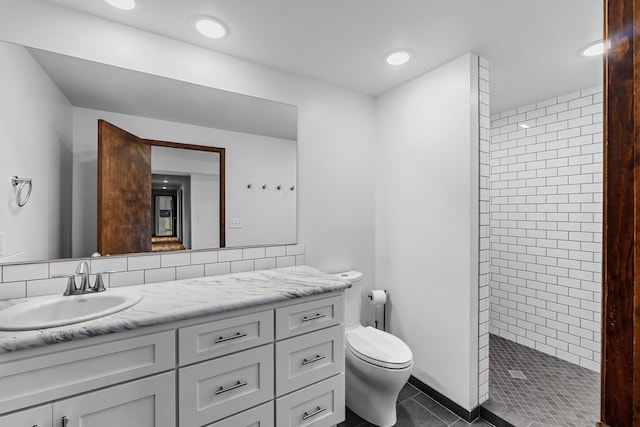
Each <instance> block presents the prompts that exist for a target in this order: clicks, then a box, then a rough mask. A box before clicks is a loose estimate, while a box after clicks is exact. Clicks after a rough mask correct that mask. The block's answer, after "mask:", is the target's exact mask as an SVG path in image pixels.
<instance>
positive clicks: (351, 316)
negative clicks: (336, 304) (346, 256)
mask: <svg viewBox="0 0 640 427" xmlns="http://www.w3.org/2000/svg"><path fill="white" fill-rule="evenodd" d="M336 276H339V277H340V278H342V279H345V280H348V281H349V282H351V288H349V289H345V291H344V325H345V327H348V326H351V325H355V324H358V323H360V310H361V308H362V296H361V294H362V283H361V282H360V281H361V280H362V273H360V272H359V271H353V270H352V271H346V272H344V273H337V274H336Z"/></svg>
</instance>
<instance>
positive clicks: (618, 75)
mask: <svg viewBox="0 0 640 427" xmlns="http://www.w3.org/2000/svg"><path fill="white" fill-rule="evenodd" d="M605 34H606V37H607V39H608V40H609V41H610V43H611V48H610V49H609V51H608V52H607V55H606V59H605V88H604V92H605V129H604V136H605V138H604V140H605V171H604V182H605V186H604V218H603V222H604V239H603V241H604V247H603V259H602V260H603V317H602V399H601V422H600V423H599V425H603V426H604V425H608V426H611V427H627V426H629V427H630V426H639V425H640V364H639V357H638V356H639V355H640V138H639V137H640V70H639V68H640V66H639V65H640V46H637V47H638V49H636V45H637V42H638V39H639V37H638V34H640V0H605ZM636 271H638V272H639V275H636V274H635V272H636Z"/></svg>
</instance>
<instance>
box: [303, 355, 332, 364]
mask: <svg viewBox="0 0 640 427" xmlns="http://www.w3.org/2000/svg"><path fill="white" fill-rule="evenodd" d="M326 358H327V356H323V355H321V354H317V355H316V357H314V358H313V359H304V360H303V361H302V365H303V366H304V365H308V364H309V363H314V362H318V361H320V360H322V359H326Z"/></svg>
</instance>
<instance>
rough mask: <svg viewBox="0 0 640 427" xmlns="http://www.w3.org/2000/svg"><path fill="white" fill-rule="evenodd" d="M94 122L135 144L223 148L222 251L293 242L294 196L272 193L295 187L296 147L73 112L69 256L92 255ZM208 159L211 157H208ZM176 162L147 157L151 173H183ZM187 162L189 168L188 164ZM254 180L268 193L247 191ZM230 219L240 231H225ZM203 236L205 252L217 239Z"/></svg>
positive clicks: (200, 129) (251, 137) (208, 130)
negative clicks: (206, 240)
mask: <svg viewBox="0 0 640 427" xmlns="http://www.w3.org/2000/svg"><path fill="white" fill-rule="evenodd" d="M98 119H104V120H107V121H108V122H110V123H112V124H114V125H116V126H118V127H120V128H122V129H124V130H126V131H127V132H129V133H132V134H134V135H136V136H138V137H140V138H145V139H154V140H161V141H171V142H179V143H186V144H196V145H205V146H210V147H211V146H213V147H221V148H225V165H226V217H227V218H226V219H227V233H226V246H227V247H233V246H242V245H256V244H280V243H294V242H296V195H297V192H295V191H287V190H283V191H276V190H275V183H277V182H282V183H285V182H286V183H289V186H290V185H292V184H295V177H296V144H295V142H293V141H289V140H285V139H278V138H271V137H267V136H260V135H253V134H248V133H240V132H231V131H226V130H221V129H212V128H205V127H200V126H193V125H187V124H184V123H175V122H168V121H164V120H155V119H149V118H145V117H138V116H131V115H128V114H118V113H111V112H108V111H99V110H92V109H88V108H79V107H73V144H74V156H75V169H74V180H73V182H74V188H75V193H74V215H75V217H74V221H73V223H74V227H76V228H75V229H74V230H75V231H74V246H73V253H74V255H75V256H77V257H81V256H88V255H90V254H91V253H92V252H94V251H95V250H96V249H95V248H96V236H97V222H96V221H97V212H96V209H97V190H96V189H97V181H96V179H97V178H96V176H97V135H98ZM164 150H167V149H164ZM168 150H172V149H168ZM157 152H162V149H161V150H155V151H154V153H157ZM208 154H210V153H208ZM210 155H211V156H213V154H210ZM216 156H217V154H216ZM198 157H199V158H201V159H202V158H204V157H205V156H202V155H198ZM156 160H158V159H156ZM177 160H178V159H175V161H174V156H173V155H172V156H171V161H170V163H171V164H164V165H163V164H162V163H160V164H158V162H157V161H154V159H153V156H152V164H153V169H154V170H156V169H159V170H162V171H165V172H169V171H171V170H184V169H182V168H183V164H182V163H183V162H182V161H181V162H178V161H177ZM183 160H184V159H183ZM190 162H191V163H193V159H192V160H190ZM209 167H213V168H215V169H218V167H219V166H218V165H217V164H211V163H210V164H209ZM176 168H177V169H176ZM198 170H199V171H200V172H205V171H206V169H205V168H204V167H203V168H200V169H198ZM258 178H260V179H261V182H262V181H264V182H268V183H269V188H268V191H262V190H261V189H257V188H254V189H253V190H252V191H248V189H247V183H248V182H252V181H253V182H254V183H257V180H258ZM191 185H192V186H191V192H192V203H191V210H192V212H191V213H192V215H197V214H196V213H195V209H196V207H197V206H196V205H195V204H194V203H193V200H194V199H195V198H197V197H198V196H197V194H195V192H196V188H195V187H194V183H193V180H192V182H191ZM256 187H257V185H256ZM286 188H288V186H286ZM202 190H204V189H202ZM264 199H267V201H266V202H265V200H264ZM210 207H211V206H209V207H208V209H209V208H210ZM214 209H215V207H214ZM209 210H210V209H209ZM207 215H208V214H207ZM217 216H218V215H216V217H217ZM231 218H242V219H243V226H244V228H242V229H230V228H229V220H230V219H231ZM216 223H217V220H216ZM191 226H192V227H196V228H197V225H196V223H195V222H192V223H191ZM196 233H197V230H196V229H195V228H194V229H192V234H191V235H192V238H193V239H194V240H193V241H192V245H193V247H194V248H196V247H201V246H200V243H202V241H201V240H200V243H199V244H198V245H196V243H195V242H196V240H195V239H196V237H195V234H196ZM207 234H208V235H209V237H213V238H214V239H215V240H214V242H216V243H215V244H211V245H209V246H204V247H209V248H214V247H217V246H218V243H217V242H219V237H218V236H219V234H218V233H216V234H215V235H214V234H212V233H211V232H210V231H207ZM200 237H203V236H200ZM202 244H204V243H202Z"/></svg>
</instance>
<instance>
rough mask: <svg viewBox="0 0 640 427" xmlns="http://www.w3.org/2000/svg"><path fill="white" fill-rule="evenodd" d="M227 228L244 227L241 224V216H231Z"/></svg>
mask: <svg viewBox="0 0 640 427" xmlns="http://www.w3.org/2000/svg"><path fill="white" fill-rule="evenodd" d="M229 228H244V227H243V225H242V218H231V219H230V220H229Z"/></svg>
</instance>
